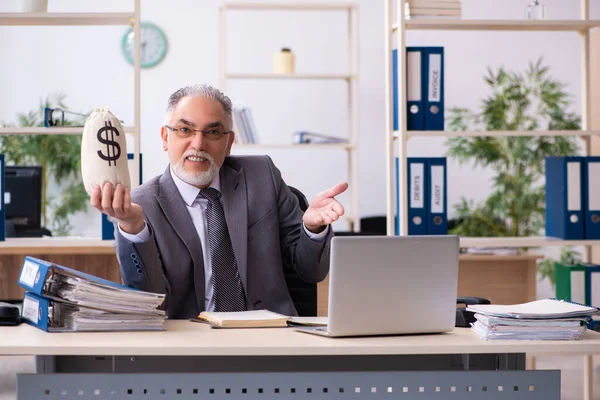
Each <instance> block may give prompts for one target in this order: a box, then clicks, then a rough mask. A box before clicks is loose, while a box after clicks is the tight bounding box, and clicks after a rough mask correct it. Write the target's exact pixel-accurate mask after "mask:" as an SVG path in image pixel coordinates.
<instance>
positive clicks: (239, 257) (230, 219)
mask: <svg viewBox="0 0 600 400" xmlns="http://www.w3.org/2000/svg"><path fill="white" fill-rule="evenodd" d="M220 179H221V192H222V193H223V196H222V199H223V208H224V211H225V220H226V221H227V229H228V230H229V236H230V237H231V244H232V246H233V252H234V254H235V259H236V261H237V264H238V270H239V272H240V278H241V279H242V284H243V285H244V290H245V291H246V295H248V287H247V277H248V266H247V260H248V198H247V196H246V179H245V175H244V169H243V168H241V167H240V169H239V170H236V169H234V168H232V167H231V166H230V165H229V164H228V163H227V162H225V163H224V164H223V166H222V167H221V171H220Z"/></svg>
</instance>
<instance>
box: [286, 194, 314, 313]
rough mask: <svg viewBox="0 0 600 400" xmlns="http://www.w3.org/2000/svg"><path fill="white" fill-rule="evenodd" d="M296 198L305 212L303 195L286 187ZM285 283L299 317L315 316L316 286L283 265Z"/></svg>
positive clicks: (306, 206) (305, 202)
mask: <svg viewBox="0 0 600 400" xmlns="http://www.w3.org/2000/svg"><path fill="white" fill-rule="evenodd" d="M288 187H289V188H290V190H291V191H292V193H294V195H296V197H297V198H298V202H299V203H300V209H301V210H302V211H306V209H307V208H308V205H309V203H308V200H307V199H306V197H305V196H304V194H303V193H302V192H301V191H300V190H298V189H296V188H295V187H293V186H288ZM283 270H284V274H285V282H286V284H287V287H288V290H289V292H290V297H291V298H292V302H293V303H294V307H296V311H298V315H300V316H301V317H312V316H316V315H317V284H316V283H311V282H306V281H304V280H303V279H302V278H301V277H300V275H299V274H298V273H297V272H296V271H295V270H294V268H292V267H291V266H290V265H286V264H285V263H284V266H283Z"/></svg>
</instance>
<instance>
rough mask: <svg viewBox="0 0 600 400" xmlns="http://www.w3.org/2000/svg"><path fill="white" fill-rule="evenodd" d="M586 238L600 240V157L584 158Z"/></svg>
mask: <svg viewBox="0 0 600 400" xmlns="http://www.w3.org/2000/svg"><path fill="white" fill-rule="evenodd" d="M583 193H584V195H583V205H584V207H583V212H584V216H583V218H584V223H583V226H584V230H585V231H584V238H585V239H596V240H597V239H600V157H594V156H589V157H584V158H583Z"/></svg>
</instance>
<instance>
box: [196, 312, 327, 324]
mask: <svg viewBox="0 0 600 400" xmlns="http://www.w3.org/2000/svg"><path fill="white" fill-rule="evenodd" d="M198 320H199V321H202V322H206V323H208V324H209V325H210V326H211V327H214V328H278V327H279V328H283V327H287V326H291V325H312V326H327V317H288V316H286V315H283V314H278V313H274V312H272V311H269V310H253V311H240V312H216V311H202V312H201V313H200V315H198Z"/></svg>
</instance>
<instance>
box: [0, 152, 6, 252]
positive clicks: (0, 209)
mask: <svg viewBox="0 0 600 400" xmlns="http://www.w3.org/2000/svg"><path fill="white" fill-rule="evenodd" d="M5 188H6V186H5V185H4V154H0V222H1V223H0V241H4V239H6V232H5V230H4V222H5V219H6V218H5V217H6V214H5V213H6V210H5V208H4V206H5V204H4V190H5Z"/></svg>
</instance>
